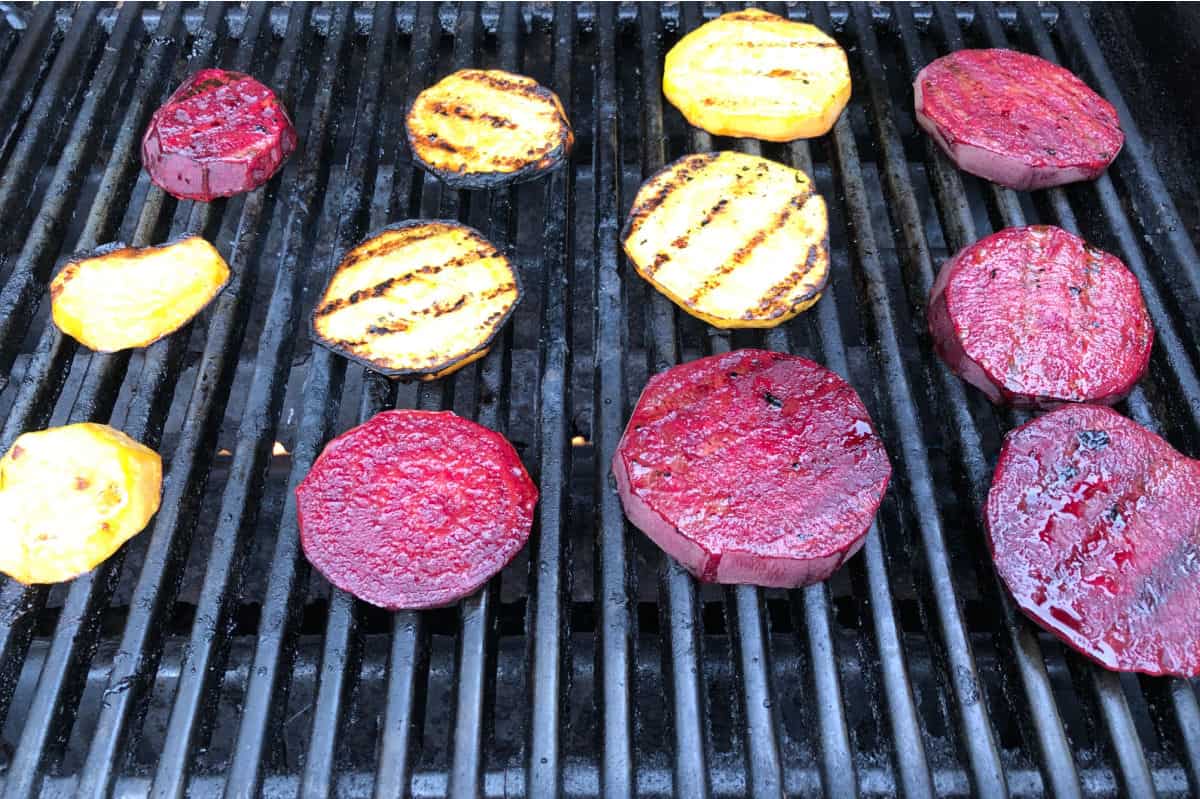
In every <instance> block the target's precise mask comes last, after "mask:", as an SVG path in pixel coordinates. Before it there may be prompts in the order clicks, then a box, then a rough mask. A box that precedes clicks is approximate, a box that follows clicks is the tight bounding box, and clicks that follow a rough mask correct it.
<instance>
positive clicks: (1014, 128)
mask: <svg viewBox="0 0 1200 799" xmlns="http://www.w3.org/2000/svg"><path fill="white" fill-rule="evenodd" d="M913 94H914V97H915V100H916V112H917V122H918V123H919V124H920V125H921V127H922V128H924V129H925V132H926V133H928V134H929V135H930V136H932V137H933V139H934V141H936V142H937V143H938V145H939V146H940V147H941V148H942V149H943V150H945V151H946V154H947V155H949V156H950V158H951V160H953V161H954V163H956V164H958V166H959V168H960V169H963V170H966V171H967V172H970V173H971V174H973V175H978V176H979V177H981V178H986V179H987V180H991V181H994V182H995V183H999V184H1000V185H1002V186H1008V187H1009V188H1013V189H1018V190H1021V191H1029V190H1031V189H1042V188H1046V187H1047V186H1060V185H1062V184H1064V183H1073V182H1075V181H1078V180H1092V179H1095V178H1097V177H1099V175H1100V173H1101V172H1103V171H1104V170H1105V169H1107V168H1108V165H1109V164H1111V163H1112V161H1113V159H1114V158H1116V157H1117V153H1119V152H1120V151H1121V147H1122V145H1124V143H1125V135H1124V134H1123V133H1122V132H1121V122H1120V120H1119V119H1118V118H1117V111H1116V109H1115V108H1113V107H1112V105H1110V104H1109V103H1108V102H1107V101H1106V100H1105V99H1104V98H1103V97H1101V96H1100V95H1098V94H1096V93H1095V92H1094V91H1092V90H1091V89H1090V88H1088V86H1087V84H1085V83H1084V82H1083V81H1081V80H1080V79H1079V78H1077V77H1075V75H1073V74H1072V73H1071V72H1069V71H1068V70H1065V69H1063V68H1062V67H1060V66H1058V65H1057V64H1052V63H1050V62H1049V61H1046V60H1044V59H1041V58H1038V57H1037V56H1032V55H1029V54H1027V53H1019V52H1017V51H1015V50H999V49H997V50H959V51H957V52H954V53H951V54H950V55H947V56H943V57H942V58H939V59H937V60H936V61H934V62H932V63H931V64H929V65H928V66H926V67H925V68H924V69H922V70H921V71H920V72H919V73H917V79H916V81H915V82H914V83H913Z"/></svg>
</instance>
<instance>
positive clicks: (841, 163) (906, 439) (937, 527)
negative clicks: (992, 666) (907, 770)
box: [815, 8, 1007, 796]
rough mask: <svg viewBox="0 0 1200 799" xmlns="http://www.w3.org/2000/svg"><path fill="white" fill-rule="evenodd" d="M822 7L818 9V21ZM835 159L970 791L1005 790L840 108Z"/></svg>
mask: <svg viewBox="0 0 1200 799" xmlns="http://www.w3.org/2000/svg"><path fill="white" fill-rule="evenodd" d="M823 13H824V10H823V9H822V8H818V9H817V10H816V12H815V18H816V20H817V21H818V24H820V23H821V22H823V21H825V22H827V20H822V19H821V17H822V16H823ZM833 150H834V154H835V156H836V166H837V168H838V169H837V171H838V173H839V177H840V179H841V183H842V187H843V189H844V192H845V198H846V205H847V206H848V211H849V216H850V224H851V228H852V230H853V233H854V236H853V240H854V242H855V244H856V249H857V254H858V258H857V265H858V266H859V268H860V269H861V270H862V276H863V278H864V279H865V283H866V286H865V291H866V299H867V304H868V305H869V306H870V310H871V314H872V316H873V318H874V321H875V325H876V327H877V329H878V330H879V331H880V334H881V335H880V339H881V346H880V348H879V351H880V355H881V356H882V360H883V363H882V364H881V365H882V366H883V368H884V371H885V373H886V375H887V379H886V380H885V381H883V382H884V384H885V385H887V386H888V391H887V392H886V393H887V396H888V399H889V405H890V410H891V415H892V418H893V423H894V425H895V427H896V431H897V432H898V433H899V436H900V442H899V443H900V447H901V451H902V452H903V460H904V463H905V466H906V471H907V473H908V478H909V490H910V492H911V493H912V495H913V503H912V504H913V506H914V510H915V513H916V515H917V518H918V521H919V525H920V531H921V539H922V544H923V548H924V549H925V553H926V560H927V562H928V567H929V572H930V583H931V585H930V588H931V589H932V592H933V598H934V603H935V606H936V612H937V618H938V624H939V627H940V628H941V634H942V639H943V641H944V644H945V647H944V655H945V657H946V660H947V663H948V665H949V671H950V675H949V676H950V682H951V686H952V688H953V690H954V696H955V700H956V703H957V707H958V712H959V716H960V724H961V725H962V730H961V735H960V741H961V743H962V745H963V747H964V749H965V750H966V753H967V756H968V759H969V760H970V763H971V774H972V779H973V783H974V788H975V790H976V791H977V792H978V793H979V794H980V795H983V796H1003V795H1005V794H1006V793H1007V786H1006V782H1005V777H1004V768H1003V765H1002V763H1001V760H1000V753H999V749H998V748H997V744H996V739H995V732H994V730H993V726H992V722H991V719H990V718H989V712H988V708H987V703H986V700H985V697H984V696H983V692H982V688H981V685H980V682H979V677H978V671H977V669H976V666H975V659H974V655H973V654H972V647H971V644H970V639H969V637H968V634H967V626H966V621H965V619H964V618H963V615H962V610H961V608H960V606H959V604H958V597H957V591H956V589H955V587H954V580H953V577H952V571H951V568H950V557H949V553H948V552H947V550H946V540H945V532H944V530H943V528H942V520H941V517H940V515H939V514H938V513H937V512H936V504H935V498H934V491H933V476H932V472H931V468H930V464H929V458H928V454H927V452H926V450H925V447H924V437H923V434H922V429H921V423H920V421H919V420H918V418H917V415H916V404H915V403H916V396H915V394H914V393H913V390H912V387H911V386H910V384H909V380H908V375H907V373H906V371H905V365H904V356H903V353H902V352H901V351H900V344H899V335H898V330H897V323H896V320H895V318H894V316H893V312H892V309H891V306H890V304H889V303H888V299H887V285H886V281H885V279H884V277H883V271H882V267H881V265H880V263H879V257H878V250H877V240H876V238H875V233H874V230H873V227H872V224H871V219H870V209H869V206H868V203H867V197H866V188H865V184H864V180H863V176H862V170H861V167H860V163H859V159H858V149H857V145H856V144H855V141H854V134H853V131H852V130H851V128H850V121H849V119H848V118H847V117H846V115H843V116H842V117H841V118H840V119H839V120H838V122H837V124H836V125H835V127H834V148H833Z"/></svg>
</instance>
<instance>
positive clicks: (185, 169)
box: [142, 69, 296, 202]
mask: <svg viewBox="0 0 1200 799" xmlns="http://www.w3.org/2000/svg"><path fill="white" fill-rule="evenodd" d="M295 149H296V129H295V127H293V126H292V121H291V119H290V118H288V114H287V111H286V110H285V109H284V107H283V104H282V103H280V102H279V98H278V97H276V96H275V92H273V91H271V90H270V89H269V88H267V87H266V86H264V85H263V84H262V83H260V82H259V81H257V80H255V79H254V78H252V77H250V76H249V75H243V74H242V73H240V72H231V71H229V70H224V69H202V70H200V71H199V72H197V73H196V74H195V75H192V76H191V77H190V78H188V79H187V80H186V81H184V82H183V84H182V85H181V86H180V87H179V88H178V89H176V90H175V92H174V93H173V94H172V95H171V96H170V98H168V99H167V102H166V103H165V104H164V105H163V106H162V107H161V108H159V109H158V110H157V111H155V112H154V116H152V117H151V118H150V125H149V127H148V128H146V133H145V135H144V136H143V137H142V164H143V165H144V166H145V167H146V172H147V173H148V174H149V175H150V180H151V181H152V182H153V183H154V185H156V186H158V187H159V188H161V189H162V190H163V191H165V192H167V193H168V194H170V195H171V196H173V197H178V198H180V199H186V200H202V201H204V202H209V201H212V200H215V199H217V198H218V197H230V196H232V195H234V194H241V193H242V192H247V191H251V190H253V189H256V188H258V187H259V186H262V185H263V184H264V183H266V182H267V181H268V180H270V179H271V176H272V175H274V174H275V172H276V171H277V170H278V169H279V167H280V165H282V164H283V161H284V159H285V158H287V157H288V155H289V154H290V153H291V152H292V151H293V150H295Z"/></svg>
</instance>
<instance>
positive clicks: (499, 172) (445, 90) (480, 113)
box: [405, 69, 575, 189]
mask: <svg viewBox="0 0 1200 799" xmlns="http://www.w3.org/2000/svg"><path fill="white" fill-rule="evenodd" d="M405 127H406V129H407V131H408V143H409V146H410V147H411V149H412V153H413V155H414V156H415V157H416V159H417V160H418V161H419V162H420V164H421V166H422V167H423V168H424V169H425V170H426V171H428V172H431V173H433V174H434V175H436V176H437V177H439V178H441V179H442V180H443V181H444V182H445V183H447V184H448V185H450V186H454V187H456V188H465V189H486V188H493V187H495V186H500V185H503V184H505V183H512V182H519V181H525V180H532V179H534V178H537V177H539V176H541V175H542V174H544V173H546V172H547V171H549V170H551V169H554V168H555V167H557V166H558V165H559V164H561V163H563V162H564V161H566V159H567V156H568V155H570V153H571V147H572V146H573V145H574V144H575V134H574V133H572V131H571V123H570V122H569V121H568V120H567V114H566V112H565V111H564V110H563V106H562V102H561V101H560V100H559V99H558V95H556V94H555V93H554V92H552V91H550V90H549V89H547V88H545V87H544V86H542V85H540V84H539V83H538V82H537V81H535V80H533V79H532V78H527V77H525V76H524V75H515V74H513V73H511V72H504V71H503V70H498V69H488V70H484V69H463V70H459V71H458V72H455V73H454V74H452V75H449V76H447V77H445V78H443V79H442V80H441V81H439V82H438V83H436V84H434V85H433V86H430V87H429V88H428V89H425V90H424V91H423V92H421V93H420V94H419V95H417V99H416V101H415V102H414V103H413V105H412V108H411V109H409V112H408V117H407V118H406V120H405Z"/></svg>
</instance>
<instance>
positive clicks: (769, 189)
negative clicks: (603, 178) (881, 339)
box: [622, 152, 829, 328]
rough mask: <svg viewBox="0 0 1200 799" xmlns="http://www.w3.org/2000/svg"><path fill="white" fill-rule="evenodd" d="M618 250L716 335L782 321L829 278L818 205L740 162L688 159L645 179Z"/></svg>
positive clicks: (803, 180)
mask: <svg viewBox="0 0 1200 799" xmlns="http://www.w3.org/2000/svg"><path fill="white" fill-rule="evenodd" d="M622 243H623V245H624V247H625V253H626V254H627V255H628V256H629V259H630V260H631V261H633V265H634V266H635V267H636V268H637V271H638V274H639V275H641V276H642V277H644V278H645V279H646V280H648V281H650V283H651V284H653V286H654V287H655V288H656V289H658V290H659V291H661V292H662V293H663V294H665V295H667V296H668V297H670V298H671V300H672V301H674V302H675V304H677V305H678V306H679V307H680V308H682V309H683V310H685V311H687V312H688V313H690V314H691V315H692V316H695V317H697V318H699V319H703V320H704V321H705V322H708V323H709V324H710V325H714V326H716V327H723V328H733V327H774V326H775V325H778V324H780V323H781V322H786V321H787V320H788V319H791V318H793V317H794V316H796V315H797V314H799V313H800V312H801V311H804V310H805V309H807V308H809V307H811V306H812V305H813V304H814V303H815V302H816V301H817V300H818V299H820V297H821V291H822V290H823V289H824V288H825V283H826V281H827V280H828V277H829V223H828V219H827V216H826V211H825V200H824V199H822V198H821V195H819V194H817V193H816V191H815V188H814V186H813V183H812V181H811V180H809V178H808V176H807V175H805V174H804V173H803V172H801V171H800V170H798V169H792V168H791V167H789V166H784V165H783V164H779V163H776V162H774V161H768V160H767V159H765V158H759V157H757V156H753V155H745V154H743V153H736V152H722V153H701V154H698V155H688V156H685V157H683V158H681V159H679V160H678V161H676V162H674V163H672V164H669V165H668V166H666V167H665V168H664V169H662V170H661V171H659V172H658V173H657V174H655V175H653V176H652V177H651V178H650V179H649V180H647V181H646V182H645V183H644V184H642V187H641V189H639V190H638V193H637V196H636V197H635V198H634V200H633V208H632V209H630V212H629V220H628V221H627V222H626V224H625V230H624V232H623V233H622Z"/></svg>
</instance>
